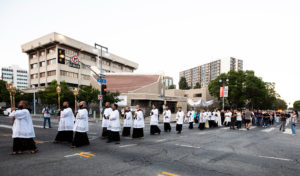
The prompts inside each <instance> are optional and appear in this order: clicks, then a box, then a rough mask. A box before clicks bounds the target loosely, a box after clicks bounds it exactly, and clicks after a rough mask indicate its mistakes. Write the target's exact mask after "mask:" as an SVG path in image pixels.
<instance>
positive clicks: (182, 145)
mask: <svg viewBox="0 0 300 176" xmlns="http://www.w3.org/2000/svg"><path fill="white" fill-rule="evenodd" d="M175 145H177V146H180V147H188V148H196V149H199V148H201V147H196V146H191V145H184V144H175Z"/></svg>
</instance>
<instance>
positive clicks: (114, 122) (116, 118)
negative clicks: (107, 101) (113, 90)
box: [107, 104, 121, 144]
mask: <svg viewBox="0 0 300 176" xmlns="http://www.w3.org/2000/svg"><path fill="white" fill-rule="evenodd" d="M111 107H112V112H111V114H110V116H109V124H108V127H107V128H108V129H109V130H110V132H109V134H108V140H107V143H110V142H116V144H120V133H119V132H120V130H121V126H120V113H119V110H118V105H117V104H113V105H112V106H111Z"/></svg>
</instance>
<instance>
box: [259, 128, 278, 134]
mask: <svg viewBox="0 0 300 176" xmlns="http://www.w3.org/2000/svg"><path fill="white" fill-rule="evenodd" d="M274 129H275V128H274V127H271V128H267V129H264V130H261V131H262V132H266V133H270V132H271V131H273V130H274Z"/></svg>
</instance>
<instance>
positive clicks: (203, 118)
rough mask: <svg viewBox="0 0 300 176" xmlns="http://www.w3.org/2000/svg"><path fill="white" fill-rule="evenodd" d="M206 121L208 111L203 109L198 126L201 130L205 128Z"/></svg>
mask: <svg viewBox="0 0 300 176" xmlns="http://www.w3.org/2000/svg"><path fill="white" fill-rule="evenodd" d="M205 122H206V113H205V112H204V110H202V111H201V112H200V113H199V127H198V128H199V129H200V130H204V127H205Z"/></svg>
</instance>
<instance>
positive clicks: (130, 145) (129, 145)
mask: <svg viewBox="0 0 300 176" xmlns="http://www.w3.org/2000/svg"><path fill="white" fill-rule="evenodd" d="M136 145H137V144H127V145H120V146H119V147H121V148H123V147H132V146H136Z"/></svg>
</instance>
